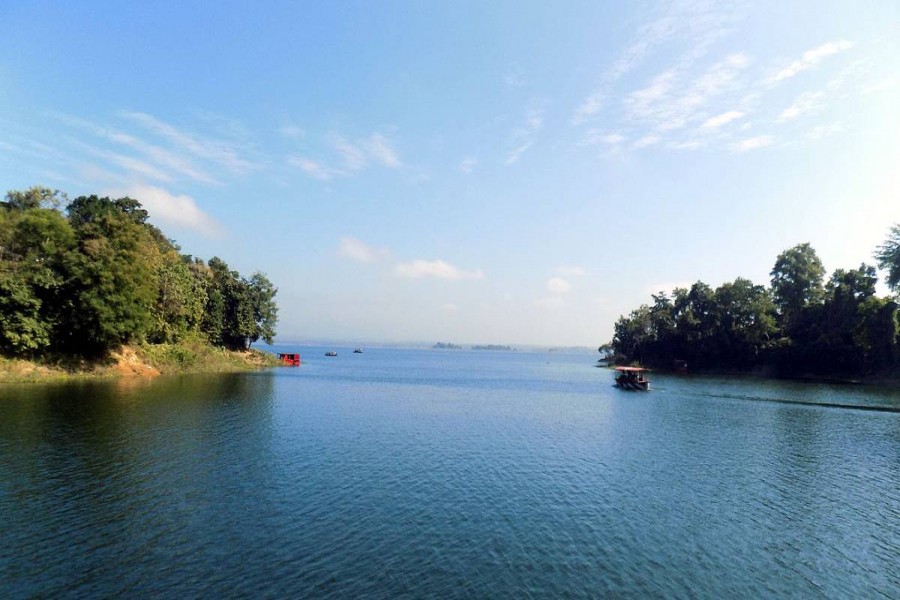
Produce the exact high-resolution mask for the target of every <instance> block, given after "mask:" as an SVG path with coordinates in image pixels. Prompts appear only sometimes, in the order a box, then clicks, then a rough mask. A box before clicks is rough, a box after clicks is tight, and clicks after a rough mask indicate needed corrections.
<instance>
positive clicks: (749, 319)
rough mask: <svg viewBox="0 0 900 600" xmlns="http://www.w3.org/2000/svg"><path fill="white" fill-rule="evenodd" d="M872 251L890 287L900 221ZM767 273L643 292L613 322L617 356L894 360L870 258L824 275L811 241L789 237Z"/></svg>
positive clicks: (885, 301) (836, 369) (716, 363)
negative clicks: (755, 278)
mask: <svg viewBox="0 0 900 600" xmlns="http://www.w3.org/2000/svg"><path fill="white" fill-rule="evenodd" d="M875 256H876V259H877V260H878V265H879V267H881V268H882V269H885V270H887V271H888V283H889V284H890V285H891V286H892V288H893V289H895V290H897V288H898V284H900V282H897V281H894V280H892V279H891V276H892V274H893V275H896V277H898V278H900V226H897V225H895V226H894V227H893V228H892V229H891V235H890V237H889V238H888V240H887V241H886V242H885V243H884V244H883V245H881V246H879V248H878V251H877V252H876V254H875ZM892 269H894V270H892ZM771 275H772V281H771V287H770V288H766V287H764V286H762V285H756V284H754V283H753V282H751V281H749V280H747V279H743V278H740V277H739V278H737V279H735V280H734V281H733V282H728V283H724V284H722V285H721V286H719V287H718V288H716V289H712V288H711V287H710V286H708V285H707V284H705V283H703V282H700V281H698V282H697V283H695V284H693V285H692V286H691V287H690V288H689V289H684V288H678V289H675V290H674V291H673V292H672V294H671V296H669V295H668V294H666V293H660V294H655V295H652V300H653V303H652V304H645V305H642V306H640V307H638V308H637V309H635V310H633V311H632V312H631V313H630V314H629V315H628V316H622V317H620V318H619V320H618V321H617V322H616V324H615V333H614V336H613V341H612V345H613V349H614V351H615V354H616V355H617V358H618V360H620V361H624V362H640V363H642V364H647V365H652V366H658V367H671V366H673V365H674V364H675V363H679V364H681V363H683V362H687V363H688V364H690V365H693V366H694V367H699V368H726V369H738V370H751V369H764V370H774V371H775V372H780V373H785V374H791V375H797V374H820V375H834V374H840V375H860V374H865V373H886V372H896V370H897V369H900V359H898V357H900V349H898V333H900V329H898V305H897V303H896V302H895V301H894V300H892V299H890V298H878V297H877V296H876V284H877V281H878V276H877V273H876V270H875V267H874V266H871V265H866V264H861V265H860V266H859V267H858V268H856V269H837V270H835V271H834V273H833V274H832V275H831V277H830V278H829V279H828V280H827V281H825V268H824V266H823V265H822V262H821V260H820V259H819V257H818V256H817V254H816V252H815V250H814V249H813V248H812V246H810V245H809V244H799V245H797V246H794V247H793V248H789V249H788V250H785V251H784V252H782V253H781V254H779V255H778V257H777V258H776V261H775V265H774V267H773V268H772V273H771ZM892 281H893V283H892Z"/></svg>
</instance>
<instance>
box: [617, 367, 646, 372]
mask: <svg viewBox="0 0 900 600" xmlns="http://www.w3.org/2000/svg"><path fill="white" fill-rule="evenodd" d="M649 370H650V369H645V368H644V367H616V371H623V372H625V373H645V372H647V371H649Z"/></svg>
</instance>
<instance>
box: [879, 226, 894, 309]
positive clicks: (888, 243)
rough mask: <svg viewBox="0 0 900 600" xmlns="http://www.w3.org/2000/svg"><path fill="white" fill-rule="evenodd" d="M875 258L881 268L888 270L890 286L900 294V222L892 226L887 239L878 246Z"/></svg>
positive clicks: (886, 280)
mask: <svg viewBox="0 0 900 600" xmlns="http://www.w3.org/2000/svg"><path fill="white" fill-rule="evenodd" d="M875 260H876V262H877V263H878V268H879V269H884V270H886V271H887V278H886V279H885V282H886V283H887V284H888V287H889V288H891V289H892V290H894V291H895V292H897V293H898V294H900V223H895V224H894V225H893V226H892V227H891V230H890V232H889V233H888V237H887V239H886V240H885V241H884V243H883V244H881V245H880V246H878V249H877V250H876V251H875Z"/></svg>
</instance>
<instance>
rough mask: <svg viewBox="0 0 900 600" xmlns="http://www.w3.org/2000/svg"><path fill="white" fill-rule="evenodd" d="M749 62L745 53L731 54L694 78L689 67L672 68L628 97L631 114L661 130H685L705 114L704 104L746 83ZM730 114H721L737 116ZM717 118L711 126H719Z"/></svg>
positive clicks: (627, 105) (636, 119)
mask: <svg viewBox="0 0 900 600" xmlns="http://www.w3.org/2000/svg"><path fill="white" fill-rule="evenodd" d="M749 64H750V60H749V59H748V58H747V57H746V56H745V55H744V54H729V55H728V56H726V57H725V58H724V59H722V60H720V61H718V62H716V63H714V64H713V65H711V66H710V67H709V68H708V69H706V70H705V71H703V72H702V73H700V74H699V75H696V76H694V77H690V78H689V77H688V76H687V73H686V69H685V68H676V67H672V68H669V69H667V70H665V71H663V72H662V73H659V74H658V75H657V76H656V77H654V78H653V79H652V80H651V81H650V83H649V84H648V85H646V86H645V87H643V88H641V89H639V90H636V91H634V92H632V93H631V94H629V95H628V97H627V98H626V100H625V105H626V109H627V114H628V117H629V118H630V119H632V120H633V121H637V122H642V123H646V124H648V125H650V126H652V127H655V129H656V130H657V131H672V130H676V129H681V128H682V127H684V126H686V125H687V124H688V123H691V122H693V121H696V120H698V119H699V118H700V117H701V116H702V115H703V112H701V109H702V107H704V106H706V105H708V104H710V103H711V102H712V101H714V100H715V99H716V98H718V97H720V96H723V95H725V94H727V93H730V92H733V91H735V90H737V89H739V88H740V87H741V86H742V85H745V84H744V82H743V81H742V80H741V79H740V74H741V72H742V71H743V70H744V69H745V68H746V67H747V65H749ZM731 112H732V113H736V112H737V111H731ZM726 114H728V117H724V115H720V116H722V117H723V118H736V117H735V116H734V115H733V114H729V113H726ZM715 118H716V117H713V119H711V120H707V123H709V122H710V121H712V124H710V125H708V127H713V126H715V125H714V123H715V122H716V121H715ZM726 122H727V121H726ZM722 124H724V123H722ZM704 125H705V124H704Z"/></svg>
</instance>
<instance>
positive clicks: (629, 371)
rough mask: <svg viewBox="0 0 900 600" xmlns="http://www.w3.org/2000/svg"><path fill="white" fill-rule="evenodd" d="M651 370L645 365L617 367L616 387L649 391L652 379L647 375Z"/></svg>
mask: <svg viewBox="0 0 900 600" xmlns="http://www.w3.org/2000/svg"><path fill="white" fill-rule="evenodd" d="M649 371H650V369H645V368H643V367H616V387H618V388H622V389H623V390H639V391H644V392H649V391H650V380H649V379H648V378H647V376H646V375H645V374H646V373H648V372H649Z"/></svg>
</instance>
